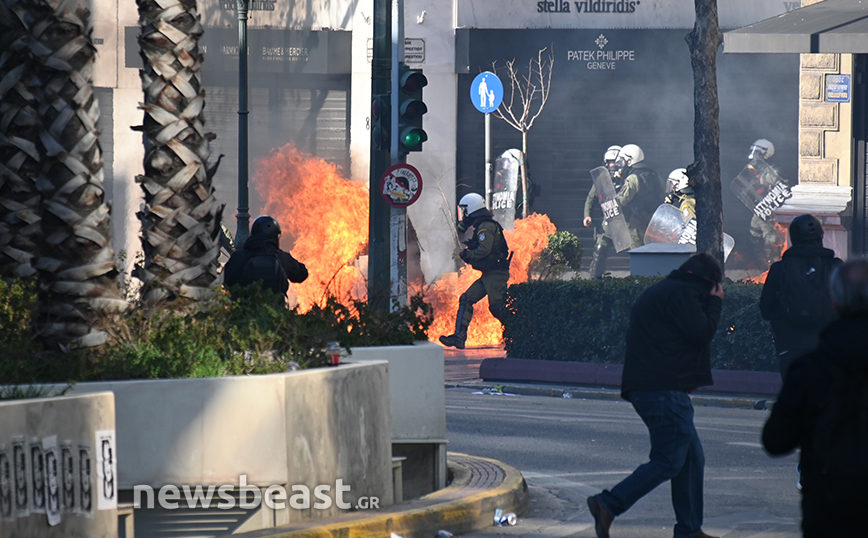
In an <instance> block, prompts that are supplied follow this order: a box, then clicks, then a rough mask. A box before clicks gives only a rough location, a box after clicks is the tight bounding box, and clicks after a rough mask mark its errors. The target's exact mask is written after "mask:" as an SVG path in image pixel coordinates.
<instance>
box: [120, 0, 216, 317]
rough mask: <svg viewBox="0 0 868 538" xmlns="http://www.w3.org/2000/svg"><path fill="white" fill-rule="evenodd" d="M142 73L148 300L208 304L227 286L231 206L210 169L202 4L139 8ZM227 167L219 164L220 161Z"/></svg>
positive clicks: (188, 1) (148, 3)
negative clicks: (225, 225)
mask: <svg viewBox="0 0 868 538" xmlns="http://www.w3.org/2000/svg"><path fill="white" fill-rule="evenodd" d="M136 3H137V5H138V7H139V27H140V28H141V35H140V36H139V45H140V47H141V55H142V59H143V60H144V64H145V68H144V69H143V70H141V71H140V74H141V79H142V89H143V90H144V93H145V101H144V103H143V104H142V106H141V108H142V109H143V110H144V111H145V118H144V125H142V126H141V127H135V129H138V130H141V131H143V132H144V135H145V136H144V138H145V163H144V165H145V166H144V168H145V173H144V175H142V176H139V177H138V178H137V181H138V182H139V183H141V185H142V188H143V190H144V194H145V207H144V209H143V210H142V211H141V212H139V213H138V217H139V219H140V221H141V223H142V249H143V251H144V254H145V260H144V265H143V266H142V267H140V268H139V269H138V270H137V274H138V276H139V277H140V278H141V279H142V281H143V283H144V285H143V289H142V291H143V299H144V300H145V302H146V303H149V304H154V303H156V302H159V301H162V300H172V299H175V298H178V297H192V298H196V297H202V296H204V295H207V293H208V290H209V288H210V287H212V286H214V285H216V284H218V283H219V278H220V276H219V275H218V272H217V270H218V261H217V260H218V256H219V254H220V242H219V239H220V238H219V235H220V232H221V229H220V220H221V217H222V213H223V205H222V204H218V203H217V200H216V199H215V198H214V195H213V190H214V189H213V188H212V186H211V179H212V177H213V176H214V173H215V172H216V168H217V166H216V165H215V166H213V167H211V169H208V168H207V162H208V159H209V157H210V155H211V150H210V148H209V141H210V140H213V139H214V135H213V134H212V133H206V132H205V129H204V123H205V120H204V114H203V112H202V109H203V108H204V106H205V92H204V90H203V89H202V85H201V77H200V71H201V65H202V55H201V53H200V51H199V38H200V36H201V35H202V25H201V24H200V22H199V15H198V12H197V10H196V2H195V0H180V1H178V2H170V3H168V4H166V3H157V2H155V1H154V0H137V2H136ZM218 163H219V160H218Z"/></svg>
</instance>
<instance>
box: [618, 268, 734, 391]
mask: <svg viewBox="0 0 868 538" xmlns="http://www.w3.org/2000/svg"><path fill="white" fill-rule="evenodd" d="M713 288H714V284H713V283H712V282H711V281H709V280H706V279H704V278H700V277H698V276H696V275H694V274H692V273H686V272H683V271H680V270H676V271H672V273H670V275H669V276H668V277H667V278H666V279H665V280H663V281H662V282H658V283H657V284H654V285H653V286H651V287H650V288H648V289H647V290H645V291H644V292H643V293H642V295H640V296H639V299H637V300H636V304H634V305H633V310H632V311H631V313H630V326H629V327H628V329H627V352H626V357H625V360H624V373H623V376H622V379H621V396H622V397H623V398H624V399H625V400H629V399H630V393H631V392H633V391H643V390H691V389H695V388H697V387H701V386H704V385H711V384H713V381H712V379H711V364H710V362H711V352H710V344H711V339H712V338H713V337H714V333H715V331H716V330H717V323H718V321H719V320H720V310H721V306H722V304H723V303H722V301H721V300H720V298H719V297H715V296H712V295H711V290H712V289H713Z"/></svg>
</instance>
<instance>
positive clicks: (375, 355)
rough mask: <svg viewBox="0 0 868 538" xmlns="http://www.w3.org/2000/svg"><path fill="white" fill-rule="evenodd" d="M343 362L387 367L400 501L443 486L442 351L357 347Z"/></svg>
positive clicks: (426, 346) (425, 345)
mask: <svg viewBox="0 0 868 538" xmlns="http://www.w3.org/2000/svg"><path fill="white" fill-rule="evenodd" d="M346 360H347V361H349V362H369V361H378V360H385V361H388V363H389V392H390V399H391V416H392V455H393V456H396V457H401V458H405V459H404V461H403V463H402V469H401V474H402V481H403V483H402V489H403V495H404V498H405V499H413V498H416V497H421V496H422V495H426V494H428V493H431V492H432V491H436V490H439V489H442V488H444V487H446V389H445V379H444V375H445V374H444V365H443V362H444V358H443V347H442V346H439V345H437V344H433V343H431V342H418V343H416V344H415V345H411V346H388V347H358V348H354V349H353V350H352V354H351V355H350V356H349V357H347V358H346Z"/></svg>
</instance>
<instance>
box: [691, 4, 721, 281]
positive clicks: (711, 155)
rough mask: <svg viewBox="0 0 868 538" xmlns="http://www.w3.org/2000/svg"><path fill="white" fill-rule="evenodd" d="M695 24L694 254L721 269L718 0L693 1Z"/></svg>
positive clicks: (692, 39)
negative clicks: (701, 254)
mask: <svg viewBox="0 0 868 538" xmlns="http://www.w3.org/2000/svg"><path fill="white" fill-rule="evenodd" d="M694 1H695V6H696V22H695V24H694V26H693V31H692V32H690V33H689V34H687V37H685V40H686V41H687V44H688V46H689V47H690V64H691V65H692V66H693V106H694V113H693V158H694V159H695V162H694V163H693V164H692V165H690V167H688V169H687V175H688V177H689V178H690V181H691V183H693V184H694V185H695V189H696V224H697V234H696V251H697V252H705V253H707V254H710V255H711V256H713V257H714V258H715V259H716V260H717V261H718V262H720V264H721V267H723V198H722V196H723V195H722V193H721V186H720V103H719V101H718V96H717V51H718V49H719V48H720V44H721V42H722V41H723V36H722V35H721V33H720V26H719V25H718V20H717V0H694Z"/></svg>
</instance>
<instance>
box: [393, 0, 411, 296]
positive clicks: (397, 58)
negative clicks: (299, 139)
mask: <svg viewBox="0 0 868 538" xmlns="http://www.w3.org/2000/svg"><path fill="white" fill-rule="evenodd" d="M403 22H404V3H403V1H402V0H392V96H391V99H392V102H391V109H392V111H393V113H392V115H391V127H390V129H389V136H390V137H391V144H390V145H389V146H390V148H391V150H392V154H391V157H392V166H394V165H396V164H398V163H402V162H405V160H406V159H404V156H403V155H401V148H400V146H401V145H400V143H399V140H398V137H399V135H400V133H399V132H398V117H399V116H400V115H401V111H400V106H399V104H398V98H399V94H400V93H401V92H400V90H399V86H400V82H399V80H398V79H399V77H400V72H399V71H400V70H399V68H398V64H399V63H402V62H403V61H404V24H403ZM389 230H390V233H389V243H390V244H389V277H390V284H391V293H390V294H389V298H390V301H389V303H390V305H395V304H396V303H397V304H399V305H402V306H406V305H407V303H408V299H407V209H406V208H403V207H391V214H390V218H389Z"/></svg>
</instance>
